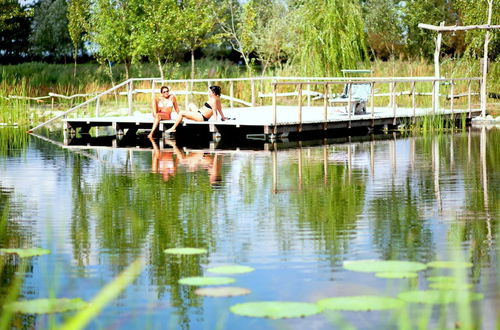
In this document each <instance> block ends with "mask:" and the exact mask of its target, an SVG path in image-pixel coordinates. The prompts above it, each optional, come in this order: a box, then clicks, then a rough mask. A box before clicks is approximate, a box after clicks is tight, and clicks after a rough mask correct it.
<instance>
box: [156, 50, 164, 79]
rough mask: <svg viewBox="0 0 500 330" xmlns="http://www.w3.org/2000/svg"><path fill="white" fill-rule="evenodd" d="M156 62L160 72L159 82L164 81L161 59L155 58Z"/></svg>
mask: <svg viewBox="0 0 500 330" xmlns="http://www.w3.org/2000/svg"><path fill="white" fill-rule="evenodd" d="M156 60H157V62H158V70H160V77H161V80H164V79H165V73H164V71H163V65H162V63H161V58H160V56H158V55H157V56H156Z"/></svg>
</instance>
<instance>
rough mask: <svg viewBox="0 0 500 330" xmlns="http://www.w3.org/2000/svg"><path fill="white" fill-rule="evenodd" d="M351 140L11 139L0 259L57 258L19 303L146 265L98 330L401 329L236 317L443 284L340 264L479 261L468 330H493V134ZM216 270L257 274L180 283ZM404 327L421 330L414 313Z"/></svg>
mask: <svg viewBox="0 0 500 330" xmlns="http://www.w3.org/2000/svg"><path fill="white" fill-rule="evenodd" d="M1 134H2V131H1V130H0V135H1ZM55 140H57V138H55ZM355 140H356V138H353V139H352V140H351V142H343V143H341V142H337V143H335V142H334V141H318V142H317V143H303V144H300V143H296V144H292V145H289V146H290V148H287V145H286V144H281V145H280V144H278V145H276V146H273V145H267V146H266V148H261V149H263V150H253V151H244V150H224V151H215V152H213V151H212V152H203V151H196V150H191V149H189V148H182V147H178V148H177V147H175V146H174V147H172V146H168V145H165V147H164V148H162V149H161V150H159V151H158V153H156V154H155V152H154V151H153V145H151V146H150V147H149V149H141V150H139V149H133V148H132V149H112V148H98V149H94V148H88V149H81V148H79V149H64V148H62V147H61V146H58V145H55V144H52V143H50V142H47V141H44V140H41V139H39V138H37V137H34V136H30V137H29V138H28V140H26V141H24V142H23V141H21V142H19V141H18V142H17V143H12V144H10V145H9V147H8V148H6V147H4V149H3V150H2V152H1V153H0V198H1V199H0V209H5V208H6V206H8V207H9V213H8V214H9V216H8V224H7V231H6V233H5V234H4V235H3V237H2V238H1V241H0V243H1V246H0V247H42V248H47V249H50V250H51V251H52V253H51V254H50V255H46V256H40V257H35V258H31V259H29V267H28V275H27V278H26V280H25V282H24V284H23V286H22V290H21V297H20V298H19V299H35V298H46V297H54V296H55V297H59V298H61V297H69V298H74V297H80V298H82V299H84V300H87V301H90V300H91V299H92V297H94V296H95V295H96V294H97V293H98V292H99V290H101V289H102V288H103V287H104V285H106V284H107V283H109V282H110V281H111V280H112V279H113V278H114V277H115V276H117V274H119V272H120V271H122V270H123V269H124V268H125V267H126V266H127V265H129V264H130V263H131V262H132V261H134V260H136V259H137V258H142V259H143V260H144V261H145V263H146V268H145V270H144V271H143V272H142V273H141V275H140V277H139V278H138V279H137V280H136V281H135V282H134V283H133V284H132V285H130V286H129V287H128V288H127V289H126V290H125V292H124V293H122V294H121V295H120V296H119V297H118V298H117V299H116V300H114V301H113V302H112V303H111V304H110V305H108V306H107V307H106V308H105V309H104V310H103V311H102V313H101V314H100V315H99V316H98V318H96V319H94V320H93V322H92V324H91V328H109V329H118V328H157V329H160V328H161V329H169V328H172V329H177V328H181V329H214V328H224V329H237V328H240V329H241V328H244V329H265V328H286V329H288V328H290V329H303V328H309V329H329V328H332V327H335V328H344V327H348V326H349V325H352V326H354V327H357V328H366V329H372V328H380V329H388V328H397V327H398V324H399V323H398V322H399V321H398V319H399V316H398V314H397V313H396V312H387V311H386V312H358V313H355V312H339V313H333V314H329V315H326V314H320V315H318V316H314V317H308V318H303V319H290V320H280V321H276V320H274V321H273V320H267V319H255V318H247V317H241V316H237V315H234V314H232V313H230V312H229V307H230V306H232V305H234V304H236V303H240V302H248V301H263V300H275V301H299V302H316V301H317V300H319V299H321V298H325V297H334V296H353V295H386V296H393V297H394V296H397V294H398V293H399V292H402V291H405V290H408V289H415V288H421V289H426V288H427V286H428V282H427V281H426V277H428V276H430V275H436V274H451V272H450V271H443V270H432V269H428V270H426V271H423V272H421V273H419V278H418V280H414V281H412V280H407V279H398V280H387V279H380V278H377V277H375V276H374V275H373V273H356V272H352V271H347V270H345V269H343V267H342V264H343V261H345V260H359V259H382V260H411V261H419V262H423V263H427V262H430V261H434V260H455V259H457V258H458V259H461V260H467V261H470V262H472V263H473V264H474V266H473V267H472V268H471V269H469V270H467V271H466V276H467V280H468V281H469V282H470V283H472V284H473V286H474V287H473V290H474V291H477V292H481V293H483V294H484V295H485V299H484V300H483V301H481V302H477V303H473V304H471V305H470V308H471V311H470V313H471V315H472V318H473V322H474V325H475V326H476V327H478V328H485V329H486V328H496V327H497V326H498V321H497V318H498V310H499V309H498V303H499V299H498V298H499V287H498V286H499V280H498V278H499V275H498V274H499V268H498V262H497V257H498V246H497V233H498V218H499V209H500V198H499V197H500V194H499V190H500V171H499V170H498V168H499V165H500V149H499V147H498V146H499V143H500V130H499V129H497V128H493V129H485V128H482V129H481V128H478V129H475V128H473V129H468V130H467V131H463V132H458V133H454V134H442V135H431V136H426V137H423V136H409V137H405V136H399V135H398V136H397V135H396V134H394V135H393V134H386V135H380V136H373V137H366V138H361V139H358V140H360V141H359V142H355ZM58 142H62V141H58ZM275 147H276V148H275ZM259 149H260V148H259ZM264 149H266V150H264ZM276 150H277V151H276ZM170 247H204V248H207V249H208V251H209V252H208V254H207V255H203V256H193V257H182V258H179V257H174V256H169V255H166V254H165V253H164V252H163V251H164V250H165V249H167V248H170ZM9 260H10V262H11V265H10V267H9V266H6V269H5V270H4V272H3V274H2V283H3V285H2V287H3V288H2V291H3V294H5V291H6V287H7V286H8V283H10V282H11V281H12V277H13V276H14V271H15V267H16V266H15V264H13V263H14V262H15V258H11V259H9ZM224 264H240V265H247V266H252V267H254V268H255V271H254V272H251V273H247V274H242V275H236V276H234V277H235V278H236V279H237V281H236V283H235V285H236V286H240V287H244V288H248V289H250V290H251V291H252V293H251V294H249V295H247V296H242V297H232V298H206V297H200V296H197V295H195V294H194V290H195V288H193V287H188V286H184V285H180V284H178V283H177V281H178V280H179V279H180V278H183V277H187V276H201V275H209V276H210V275H211V274H209V273H207V271H206V269H207V268H209V267H212V266H217V265H224ZM213 275H214V274H212V276H213ZM422 313H424V312H422ZM70 315H72V313H67V314H62V315H61V314H56V315H53V316H32V315H31V316H21V315H17V316H16V317H15V318H14V320H13V323H12V324H13V326H15V327H20V326H21V324H23V323H21V322H24V327H37V328H45V327H48V326H50V325H51V324H52V325H53V324H59V323H61V322H62V321H63V319H64V318H67V317H68V316H70ZM443 315H444V316H443ZM411 317H412V318H414V320H413V322H414V323H413V324H414V325H415V326H416V324H417V322H419V320H421V319H422V317H423V316H421V315H420V314H419V313H418V312H417V313H415V314H414V315H412V316H411ZM459 321H460V315H459V312H457V311H456V310H455V309H454V307H453V306H451V307H449V308H448V310H446V311H444V312H443V309H442V308H441V307H434V313H433V315H432V316H431V317H430V321H429V327H434V328H436V327H438V328H453V327H455V326H456V324H457V322H459ZM54 322H55V323H54ZM458 324H459V323H458Z"/></svg>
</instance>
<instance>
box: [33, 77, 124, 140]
mask: <svg viewBox="0 0 500 330" xmlns="http://www.w3.org/2000/svg"><path fill="white" fill-rule="evenodd" d="M129 82H130V79H127V80H125V81H124V82H122V83H120V84H118V85H116V86H115V87H112V88H110V89H108V90H107V91H104V92H102V93H101V94H98V95H96V96H94V97H93V98H90V99H88V100H87V101H85V102H83V103H80V104H78V105H76V106H74V107H72V108H71V109H69V110H66V111H65V112H63V113H61V114H59V115H57V116H55V117H53V118H51V119H49V120H47V121H46V122H43V123H41V124H40V125H38V126H35V127H33V128H32V129H30V130H28V133H32V132H33V131H35V130H37V129H39V128H41V127H43V126H45V125H47V124H50V123H51V122H53V121H55V120H57V119H59V118H61V117H64V116H66V115H68V113H70V112H73V111H75V110H76V109H79V108H81V107H83V106H84V105H87V104H89V103H91V102H93V101H96V100H98V99H100V98H101V96H104V95H106V94H109V93H110V92H113V91H115V90H116V89H118V88H120V87H123V86H125V85H126V84H128V83H129Z"/></svg>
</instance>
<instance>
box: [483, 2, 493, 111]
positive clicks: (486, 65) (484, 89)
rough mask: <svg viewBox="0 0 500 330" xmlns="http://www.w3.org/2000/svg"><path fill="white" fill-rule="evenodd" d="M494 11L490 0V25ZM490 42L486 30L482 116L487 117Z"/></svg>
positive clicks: (488, 32)
mask: <svg viewBox="0 0 500 330" xmlns="http://www.w3.org/2000/svg"><path fill="white" fill-rule="evenodd" d="M492 11H493V0H488V25H490V24H491V15H492ZM489 44H490V30H486V35H485V37H484V56H483V59H484V61H483V83H482V85H481V116H483V117H486V107H487V101H488V100H487V98H488V95H487V85H486V79H487V78H488V46H489Z"/></svg>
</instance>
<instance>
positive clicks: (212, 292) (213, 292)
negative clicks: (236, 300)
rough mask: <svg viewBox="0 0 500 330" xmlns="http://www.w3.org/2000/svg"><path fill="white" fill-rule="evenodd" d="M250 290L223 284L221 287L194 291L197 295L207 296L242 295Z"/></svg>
mask: <svg viewBox="0 0 500 330" xmlns="http://www.w3.org/2000/svg"><path fill="white" fill-rule="evenodd" d="M250 292H251V291H250V290H248V289H245V288H238V287H234V286H223V287H215V288H213V287H209V288H199V289H196V290H195V291H194V293H196V294H197V295H199V296H207V297H234V296H243V295H247V294H249V293H250Z"/></svg>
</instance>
